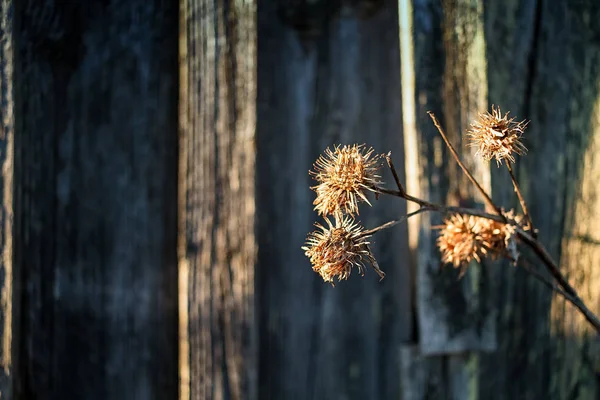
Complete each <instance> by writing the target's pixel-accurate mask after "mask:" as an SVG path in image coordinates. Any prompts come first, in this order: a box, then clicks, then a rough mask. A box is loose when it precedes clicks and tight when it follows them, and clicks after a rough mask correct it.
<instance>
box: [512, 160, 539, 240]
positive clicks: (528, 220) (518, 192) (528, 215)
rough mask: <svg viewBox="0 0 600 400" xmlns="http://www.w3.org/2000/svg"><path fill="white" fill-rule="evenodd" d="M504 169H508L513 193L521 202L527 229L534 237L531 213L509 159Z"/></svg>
mask: <svg viewBox="0 0 600 400" xmlns="http://www.w3.org/2000/svg"><path fill="white" fill-rule="evenodd" d="M506 169H508V173H509V174H510V179H511V180H512V184H513V187H514V188H515V193H516V194H517V197H518V198H519V203H521V208H522V209H523V214H524V215H525V220H526V221H527V225H528V226H529V230H530V231H531V232H532V234H533V236H534V237H535V236H536V235H535V230H534V229H533V222H532V221H531V215H530V214H529V211H528V210H527V203H525V198H524V197H523V194H522V193H521V189H520V188H519V184H518V183H517V177H516V176H515V173H514V172H513V169H512V166H511V165H510V161H507V162H506Z"/></svg>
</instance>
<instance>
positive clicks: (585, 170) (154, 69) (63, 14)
mask: <svg viewBox="0 0 600 400" xmlns="http://www.w3.org/2000/svg"><path fill="white" fill-rule="evenodd" d="M599 19H600V3H598V2H597V1H594V0H577V1H566V0H564V1H563V0H558V1H550V0H520V1H519V0H508V1H500V0H494V1H483V0H437V1H433V0H399V1H393V0H329V1H327V0H273V1H267V0H240V1H230V0H212V1H209V0H180V1H179V2H176V1H170V0H120V1H117V0H89V1H87V2H86V1H83V0H81V1H77V0H1V1H0V39H1V40H0V68H1V73H0V101H1V105H2V107H1V111H0V112H1V116H2V119H1V123H2V133H1V135H0V163H1V165H2V174H1V179H0V191H1V195H2V196H1V198H2V200H1V207H0V227H1V230H0V232H1V234H0V249H1V251H2V257H1V258H0V286H1V287H2V291H1V292H0V306H1V308H0V310H1V312H0V336H1V337H2V341H1V345H0V356H1V361H2V367H3V368H2V369H1V371H0V398H2V399H10V400H13V399H14V400H16V399H111V400H112V399H114V400H119V399H124V400H125V399H127V400H129V399H161V400H162V399H176V398H181V399H190V400H191V399H193V400H196V399H200V400H203V399H207V400H208V399H234V400H237V399H255V400H259V399H260V400H262V399H285V400H287V399H318V400H320V399H323V400H330V399H332V400H334V399H340V400H342V399H344V400H351V399H356V400H358V399H360V400H363V399H373V400H384V399H385V400H387V399H486V400H487V399H511V400H512V399H548V398H552V399H597V398H598V397H599V396H600V341H599V338H598V336H597V335H594V334H593V333H592V332H591V331H589V330H588V329H587V328H586V326H585V323H584V321H583V320H582V319H581V318H580V317H579V316H578V315H577V314H576V312H575V311H574V310H573V309H572V308H571V307H570V305H565V304H564V303H563V302H562V301H561V300H559V299H556V298H553V297H552V296H551V294H550V292H549V291H548V289H547V288H545V287H543V286H542V285H541V284H539V283H538V282H537V281H535V280H532V279H531V278H530V277H529V276H528V275H527V274H525V273H524V272H523V271H521V270H519V269H515V268H513V267H511V266H509V265H505V264H502V263H495V264H491V263H490V264H485V265H483V266H481V267H474V268H471V269H470V271H469V273H468V274H467V275H466V277H465V278H464V279H462V280H461V281H457V272H456V271H454V270H452V269H450V268H446V269H443V268H442V265H440V262H439V257H438V254H437V251H436V249H435V247H434V241H435V236H434V235H433V234H432V233H431V232H430V229H429V228H430V227H431V226H432V225H436V224H438V223H439V222H440V221H441V219H440V216H437V215H423V216H421V217H420V219H419V220H412V221H411V222H410V223H409V224H408V225H402V226H398V227H396V228H394V229H393V230H389V231H385V232H381V233H379V234H377V236H376V237H375V241H376V243H375V245H374V253H375V255H376V257H377V259H378V261H379V264H380V265H381V267H382V269H383V270H384V271H385V272H386V273H387V276H386V278H385V279H384V280H383V281H382V282H379V281H378V278H377V276H376V275H375V274H374V273H373V272H372V271H368V272H367V274H366V275H365V277H363V278H361V277H359V276H358V274H353V276H352V277H351V279H350V280H349V281H348V282H343V283H341V284H338V285H336V287H335V288H332V287H331V286H330V285H327V284H324V283H323V282H322V281H321V280H320V278H319V276H318V275H316V274H315V273H313V272H312V270H311V268H310V265H309V263H308V260H307V259H306V257H305V256H304V255H303V252H302V250H300V246H302V244H303V242H304V239H305V237H306V234H307V232H308V231H310V230H311V229H312V223H313V222H314V221H316V220H317V216H316V214H315V213H314V212H313V211H312V200H313V192H311V191H310V189H309V186H310V185H311V181H310V179H309V176H308V173H307V171H308V170H309V169H310V168H311V165H312V163H313V161H314V160H315V159H316V157H317V156H318V155H319V153H321V152H322V151H323V149H325V147H327V146H329V145H332V144H336V143H355V142H356V143H367V144H368V145H371V146H374V147H375V149H376V150H377V151H378V152H382V153H383V152H388V151H392V155H393V158H394V161H395V163H396V165H397V166H398V167H399V170H400V172H401V174H402V176H403V179H404V180H405V182H406V185H407V187H408V189H409V191H410V192H412V193H413V194H419V195H421V196H422V197H426V198H430V199H432V200H435V201H439V202H447V203H450V204H468V205H471V206H479V205H481V201H480V199H479V198H478V197H477V196H476V195H475V193H474V192H473V190H472V189H471V188H470V186H469V185H468V184H467V182H466V181H465V180H464V179H463V178H462V176H461V175H460V173H459V171H458V170H457V167H456V166H455V164H454V163H453V161H452V159H451V158H449V157H448V154H447V153H446V150H445V148H444V146H443V144H442V142H441V141H440V139H439V138H438V136H437V134H436V131H435V128H434V127H433V125H432V124H431V121H430V120H429V117H428V116H427V114H426V112H427V111H429V110H431V111H433V112H435V113H436V115H438V117H440V119H441V120H442V123H443V124H444V126H445V127H446V129H447V131H448V134H449V135H450V137H451V140H452V141H453V142H454V143H455V144H456V145H457V146H458V147H459V148H460V151H461V154H462V155H463V157H464V159H465V160H466V161H467V163H468V164H469V166H470V167H471V168H472V169H473V170H474V171H475V173H476V175H477V176H478V177H479V179H481V181H482V182H483V183H484V186H486V187H487V188H488V189H489V190H491V192H492V194H493V197H494V199H495V200H497V201H498V202H499V203H501V204H502V205H504V206H505V207H506V208H511V207H514V208H516V207H517V206H518V203H517V202H516V201H515V199H514V196H513V194H512V187H511V185H510V181H509V178H508V176H507V174H506V171H505V170H504V169H498V168H496V166H495V164H494V163H492V164H491V165H488V164H484V163H481V162H480V161H478V159H477V158H476V157H474V154H473V150H472V149H471V148H469V147H467V146H466V144H465V143H464V139H463V136H462V135H463V133H464V132H465V130H466V128H467V127H468V124H469V121H470V120H472V119H473V118H474V117H475V116H476V115H477V113H478V112H482V111H485V110H486V109H488V107H489V105H491V104H496V105H500V106H501V107H502V109H503V110H505V111H509V110H510V111H511V112H512V114H514V115H515V116H517V117H518V118H520V119H530V120H531V121H532V122H531V124H530V126H529V128H528V130H527V136H526V138H525V144H526V146H527V147H528V148H529V154H528V155H527V156H526V157H523V158H520V159H519V162H518V164H517V170H518V176H519V178H520V180H521V183H522V187H523V189H524V192H525V197H526V198H527V200H528V202H529V205H530V209H531V210H532V211H533V220H534V222H535V224H536V226H537V227H538V228H539V230H540V238H541V240H542V241H543V242H544V243H545V244H546V245H547V247H548V249H549V250H550V252H551V253H552V256H554V257H555V258H556V259H560V261H561V266H562V268H564V269H565V271H567V273H568V276H569V279H570V281H571V283H572V284H573V285H574V286H576V287H577V288H578V290H579V291H580V293H581V294H582V297H583V298H584V299H585V300H586V301H587V302H588V304H589V305H591V306H592V308H593V309H594V310H595V311H596V312H600V266H599V264H600V230H599V229H598V228H597V223H596V221H598V220H600V185H598V181H599V180H600V161H599V158H598V156H597V155H598V154H600V97H599V93H598V90H599V89H600V80H599V77H600V25H598V23H597V21H598V20H599ZM386 174H387V172H386ZM384 177H385V178H386V179H387V180H388V182H391V177H390V176H389V175H384ZM406 211H407V209H406V204H404V202H403V201H399V200H397V199H387V198H381V199H380V200H378V201H376V202H375V203H374V207H373V208H372V209H368V208H365V207H363V208H362V209H361V218H360V219H361V221H362V223H363V224H364V225H365V226H367V227H373V226H376V225H379V224H381V223H383V222H386V221H388V220H390V219H394V218H397V217H399V216H401V215H403V214H405V213H406Z"/></svg>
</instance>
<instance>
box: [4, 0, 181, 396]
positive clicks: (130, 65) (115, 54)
mask: <svg viewBox="0 0 600 400" xmlns="http://www.w3.org/2000/svg"><path fill="white" fill-rule="evenodd" d="M15 14H16V16H15V20H16V21H17V24H16V27H15V38H16V53H17V54H16V55H15V57H16V60H17V63H16V67H15V73H14V76H15V88H16V89H17V91H16V94H15V96H16V97H15V99H16V101H15V115H16V120H15V131H16V132H18V134H16V135H15V171H16V177H15V201H14V204H15V237H17V238H18V240H17V241H15V243H14V247H15V263H16V265H19V266H20V267H21V268H22V270H23V271H22V279H23V293H22V312H23V313H22V325H21V327H22V332H21V339H20V342H21V345H20V349H19V357H20V360H19V361H20V365H21V367H20V371H19V372H20V379H19V387H18V390H19V398H78V399H84V398H85V399H169V398H175V397H176V396H177V308H176V301H177V297H176V296H177V292H176V290H177V255H176V240H177V237H176V232H177V219H176V210H177V208H176V207H177V185H176V179H175V177H176V175H177V134H176V129H177V33H176V32H177V7H176V5H174V3H173V2H165V1H159V0H150V1H147V0H132V1H127V2H120V1H103V2H100V1H94V2H87V3H84V2H54V1H37V0H31V1H19V2H17V4H16V8H15Z"/></svg>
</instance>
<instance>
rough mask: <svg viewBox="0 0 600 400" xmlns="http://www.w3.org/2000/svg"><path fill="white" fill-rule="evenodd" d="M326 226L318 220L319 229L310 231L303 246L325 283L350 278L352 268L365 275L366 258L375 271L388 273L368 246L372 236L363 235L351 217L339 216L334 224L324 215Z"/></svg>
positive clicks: (313, 266)
mask: <svg viewBox="0 0 600 400" xmlns="http://www.w3.org/2000/svg"><path fill="white" fill-rule="evenodd" d="M325 222H326V223H327V226H323V225H321V224H319V223H316V224H315V226H316V227H317V228H318V229H319V230H317V231H314V232H311V233H309V234H308V237H307V238H306V245H305V246H303V247H302V250H304V251H305V253H304V254H305V255H306V256H307V257H308V258H309V259H310V263H311V264H312V268H313V271H315V272H317V273H318V274H319V275H321V277H322V278H323V280H324V281H325V282H331V283H332V284H333V281H334V278H336V277H337V279H338V281H341V280H343V279H348V277H349V276H350V272H351V271H352V268H353V267H357V268H358V272H359V273H360V274H361V275H363V274H364V270H365V261H368V262H369V263H370V264H371V265H372V266H373V269H374V270H375V272H377V274H378V275H379V276H380V277H381V278H383V277H384V276H385V274H384V273H383V271H381V270H380V269H379V266H378V265H377V261H376V260H375V257H373V254H372V253H371V250H370V249H369V244H370V242H369V241H368V239H369V235H364V234H363V228H362V227H361V226H360V225H359V224H357V223H356V222H355V221H354V219H352V218H351V217H348V216H346V217H340V216H336V220H335V225H334V224H332V223H331V221H330V220H329V219H328V218H327V217H325Z"/></svg>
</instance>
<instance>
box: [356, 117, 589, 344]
mask: <svg viewBox="0 0 600 400" xmlns="http://www.w3.org/2000/svg"><path fill="white" fill-rule="evenodd" d="M429 114H430V116H431V118H432V119H433V121H434V124H436V127H438V130H439V131H440V133H441V134H442V137H443V138H444V140H445V141H446V144H447V145H448V147H449V148H450V149H451V151H453V154H454V155H455V158H456V159H457V161H458V163H459V165H461V167H462V168H463V171H464V172H465V173H466V174H467V175H468V176H469V177H470V179H471V181H472V182H473V183H474V184H475V185H476V186H477V187H479V188H480V190H481V191H482V193H483V194H484V195H486V196H487V194H485V191H483V188H481V186H479V185H478V184H477V181H475V178H473V177H472V176H471V175H470V174H469V172H468V171H467V170H466V168H464V166H463V165H462V162H460V159H459V158H458V154H456V152H455V151H454V149H453V148H452V146H451V145H450V143H449V142H448V141H447V138H446V136H445V135H444V134H443V131H442V129H441V127H440V126H439V124H438V123H437V120H436V119H435V116H434V115H433V114H432V113H429ZM388 165H389V166H390V169H391V170H392V173H393V174H394V172H395V168H394V165H393V163H391V162H389V163H388ZM395 175H396V176H397V174H395ZM394 179H395V178H394ZM397 185H398V187H399V188H400V190H399V191H396V190H390V189H385V188H381V187H377V186H373V187H371V189H373V190H374V191H375V192H377V193H382V194H389V195H392V196H396V197H400V198H403V199H406V200H407V201H411V202H414V203H416V204H419V205H420V206H421V208H420V209H419V210H417V211H415V212H413V213H411V214H408V215H406V216H405V217H403V218H402V219H400V220H398V221H390V222H388V223H386V224H384V225H381V226H380V227H377V228H373V229H371V230H369V231H365V234H372V233H375V232H377V231H379V230H382V229H386V228H389V227H392V226H394V225H397V224H399V223H401V222H403V221H406V219H408V218H410V217H411V216H413V215H416V214H418V213H421V212H424V211H435V212H439V213H444V214H447V213H459V214H467V215H473V216H476V217H482V218H487V219H492V220H494V221H498V222H503V223H508V224H511V225H514V226H515V227H516V229H517V235H518V237H519V238H520V239H521V241H522V242H523V243H525V244H526V245H527V246H529V247H530V248H531V249H532V250H533V251H534V253H535V254H536V255H537V256H538V257H539V259H540V261H542V263H543V264H544V266H545V267H546V268H547V269H548V271H549V272H550V274H551V275H552V276H553V277H554V279H555V280H556V282H558V284H559V285H560V287H561V288H562V290H563V291H564V292H565V294H567V295H568V296H569V298H568V300H569V301H570V302H571V303H572V304H573V305H574V306H575V307H576V308H577V309H578V310H579V311H580V312H581V313H582V314H583V316H584V317H585V319H586V320H587V321H588V322H589V323H590V324H591V325H592V326H593V327H594V329H596V331H597V332H599V333H600V319H599V318H598V317H597V316H596V315H594V313H593V312H592V311H591V310H590V309H589V308H588V307H587V306H586V305H585V303H584V302H583V300H581V298H580V297H579V295H578V294H577V291H576V290H575V289H574V288H573V287H572V286H571V285H570V284H569V282H568V280H567V278H566V277H565V276H564V275H563V274H562V272H561V271H560V268H559V267H558V264H556V262H555V261H554V260H553V259H552V257H551V256H550V254H548V251H547V250H546V249H545V248H544V246H543V245H542V244H541V243H540V242H539V241H538V240H537V238H536V237H534V236H532V235H531V234H530V233H528V232H526V231H525V230H523V228H521V226H520V225H519V224H518V223H517V222H516V221H515V220H513V219H509V218H506V217H505V216H504V215H503V214H502V213H501V212H500V209H499V208H498V207H496V206H495V205H494V203H493V202H492V201H491V199H490V198H489V196H488V197H487V198H488V199H489V201H490V203H491V205H492V206H493V208H494V210H496V211H497V212H498V213H499V214H498V215H493V214H488V213H486V212H484V211H481V210H476V209H472V208H462V207H449V206H443V205H440V204H435V203H430V202H428V201H426V200H423V199H419V198H417V197H414V196H411V195H409V194H408V193H406V191H404V188H403V187H402V185H401V184H400V180H399V179H398V182H397ZM565 298H567V297H566V296H565Z"/></svg>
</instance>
